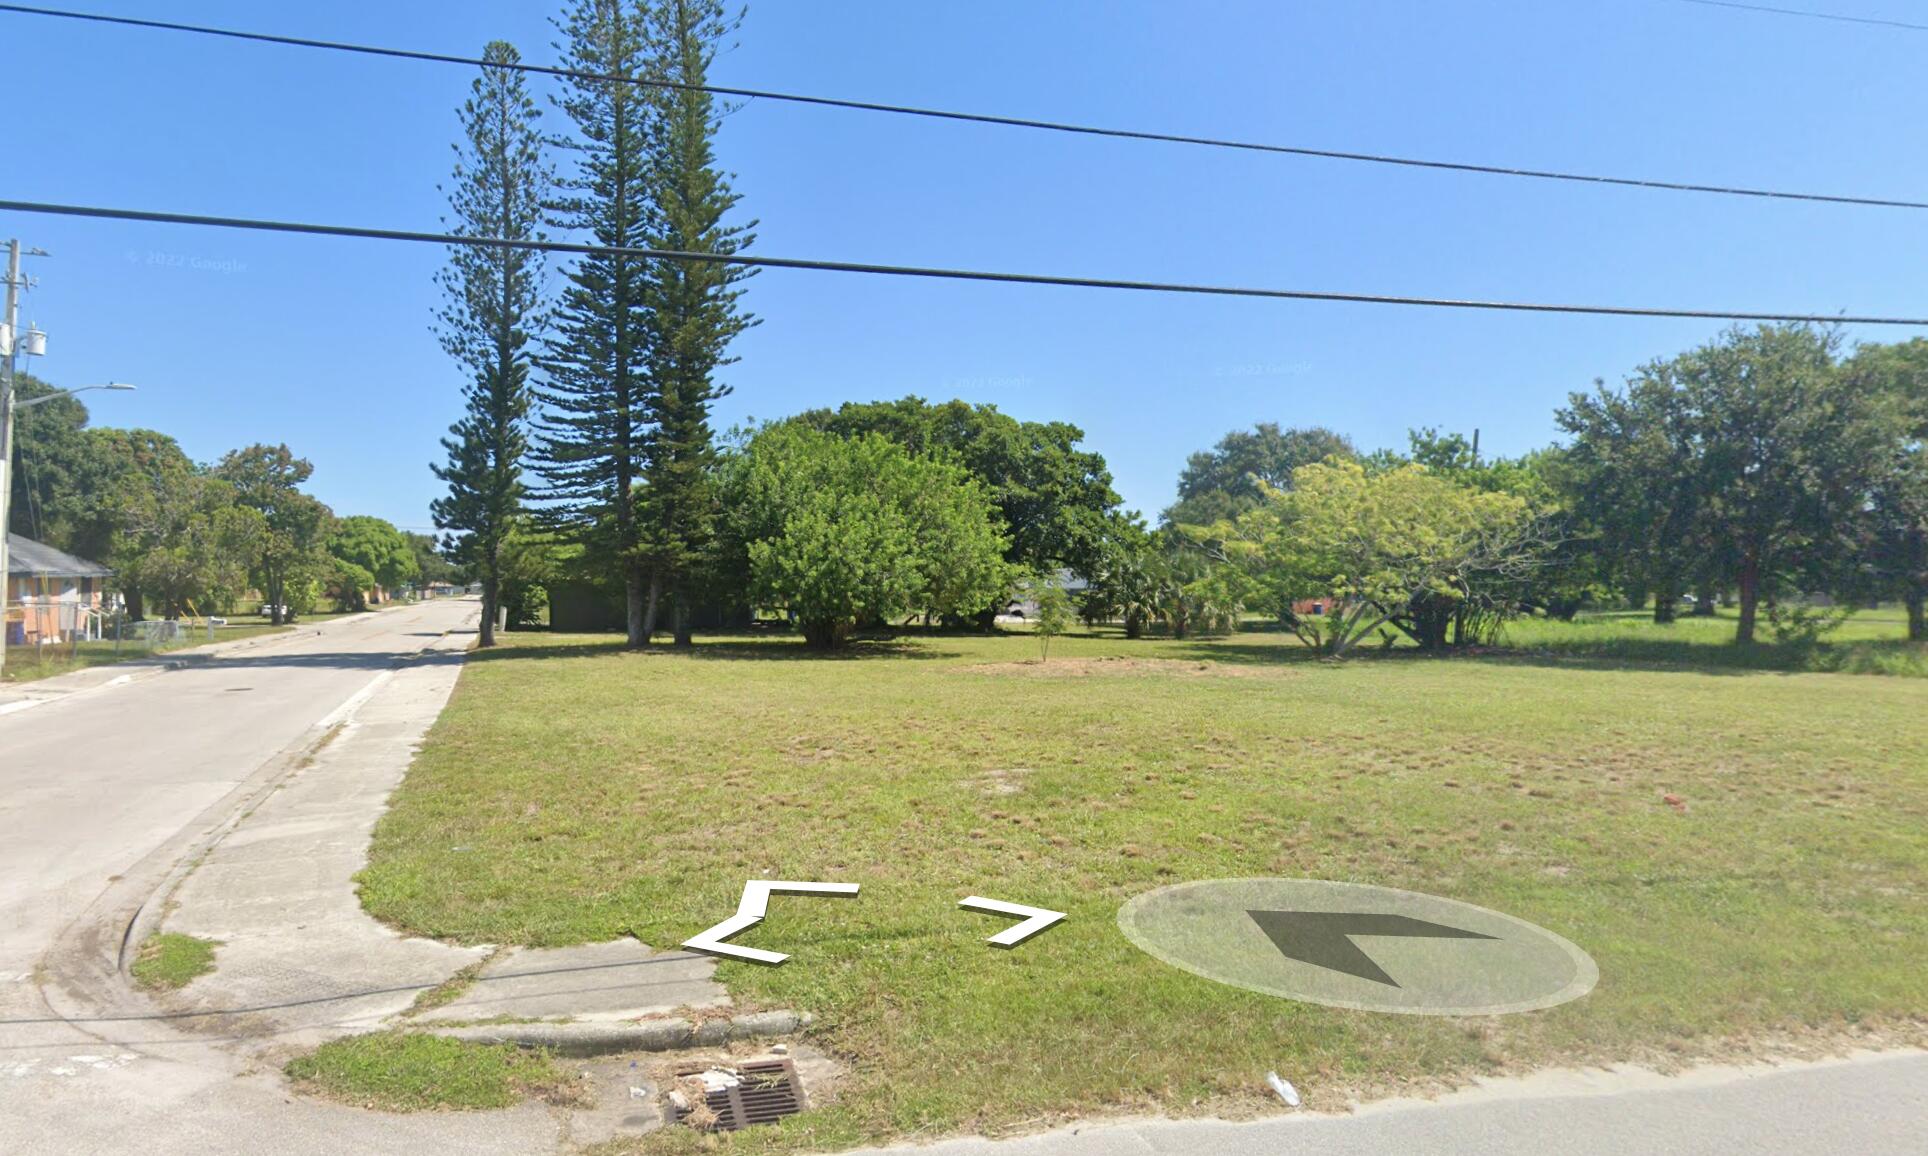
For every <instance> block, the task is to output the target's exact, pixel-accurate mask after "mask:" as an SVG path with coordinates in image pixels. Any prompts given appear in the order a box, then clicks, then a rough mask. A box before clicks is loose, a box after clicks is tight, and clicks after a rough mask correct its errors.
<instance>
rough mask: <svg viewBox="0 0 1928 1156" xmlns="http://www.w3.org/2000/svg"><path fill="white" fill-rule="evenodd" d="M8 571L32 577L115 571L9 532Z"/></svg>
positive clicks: (89, 575) (94, 575)
mask: <svg viewBox="0 0 1928 1156" xmlns="http://www.w3.org/2000/svg"><path fill="white" fill-rule="evenodd" d="M7 573H8V575H10V576H12V575H18V576H22V577H30V578H106V577H109V576H111V575H112V574H113V573H114V572H113V571H112V570H109V569H108V568H107V567H105V566H103V565H101V564H100V563H99V562H89V561H88V560H87V559H85V558H76V557H74V556H73V555H72V554H69V553H67V552H66V551H64V550H56V549H54V548H53V547H52V546H49V545H47V544H46V543H44V542H36V541H34V540H33V539H32V538H23V537H21V536H20V535H19V534H8V535H7Z"/></svg>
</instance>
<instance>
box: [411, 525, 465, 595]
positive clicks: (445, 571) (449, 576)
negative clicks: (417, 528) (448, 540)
mask: <svg viewBox="0 0 1928 1156" xmlns="http://www.w3.org/2000/svg"><path fill="white" fill-rule="evenodd" d="M402 536H403V537H404V538H407V539H408V549H409V553H411V554H413V555H414V556H415V571H416V574H417V576H418V577H419V578H420V580H421V581H422V583H423V584H424V585H426V584H428V583H430V582H467V581H468V575H467V574H466V573H465V572H464V571H463V568H462V567H460V566H457V565H456V564H455V563H453V562H451V561H449V560H448V556H447V555H446V554H444V553H443V552H442V546H441V543H439V542H437V541H436V540H435V535H433V534H417V533H412V532H404V533H403V535H402Z"/></svg>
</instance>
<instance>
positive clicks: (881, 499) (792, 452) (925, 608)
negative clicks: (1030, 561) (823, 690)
mask: <svg viewBox="0 0 1928 1156" xmlns="http://www.w3.org/2000/svg"><path fill="white" fill-rule="evenodd" d="M730 476H731V479H732V484H731V492H730V494H729V502H728V508H729V510H730V516H731V518H732V520H733V521H734V522H735V523H736V524H735V525H734V526H733V531H734V535H735V537H736V538H737V539H738V540H740V541H742V542H744V543H746V545H747V553H748V563H749V573H750V581H751V590H752V595H753V597H755V598H756V599H757V600H759V601H760V602H762V603H763V604H765V605H770V606H777V607H781V608H783V609H786V610H788V611H789V612H790V613H791V614H793V615H794V616H795V617H796V619H797V621H798V623H799V625H800V626H801V627H802V629H803V633H804V637H805V638H806V639H807V640H808V641H809V643H810V644H811V645H812V646H815V647H819V648H830V647H835V646H839V645H842V644H843V643H844V642H845V641H846V640H847V639H848V637H849V635H850V632H851V630H852V629H853V628H855V627H856V626H857V625H858V624H860V623H863V622H869V621H877V620H884V619H891V618H897V617H901V616H903V615H906V614H910V613H914V612H921V613H927V614H953V613H959V612H965V611H969V610H972V609H974V608H976V607H978V606H982V605H983V604H984V603H985V602H987V601H989V600H990V599H992V598H994V597H997V596H999V595H1000V594H1002V593H1003V592H1004V591H1005V590H1007V589H1008V588H1009V586H1010V583H1011V579H1012V575H1011V573H1010V567H1009V565H1008V564H1007V563H1006V562H1005V561H1004V556H1003V555H1004V548H1005V541H1004V538H1003V535H1002V534H1001V533H1000V531H999V528H998V523H997V516H996V512H995V509H994V508H993V507H992V505H991V503H990V500H989V497H988V496H987V495H986V494H985V492H984V490H983V487H982V486H981V485H980V484H979V483H978V482H977V480H976V479H974V478H972V477H971V476H970V474H969V473H968V472H967V471H966V470H965V469H964V468H963V467H962V466H959V465H957V464H956V463H954V462H951V461H947V460H942V459H937V458H932V457H925V456H914V455H912V454H911V453H909V452H907V451H906V450H905V449H904V448H903V447H902V446H900V445H897V444H896V443H894V442H891V441H889V440H888V439H886V438H884V437H882V436H881V435H878V434H864V435H862V436H859V437H854V438H842V437H838V436H836V435H834V434H826V433H822V432H818V431H816V430H810V429H806V428H802V427H800V426H797V425H794V424H782V425H776V426H772V427H770V428H768V429H765V430H764V431H763V432H761V433H759V434H758V435H757V436H756V437H755V438H754V439H753V440H752V441H751V442H750V444H749V446H748V447H747V449H746V450H745V451H744V453H743V456H742V458H741V459H740V460H739V461H737V462H736V463H734V467H733V469H732V470H731V472H730Z"/></svg>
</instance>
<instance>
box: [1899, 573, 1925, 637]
mask: <svg viewBox="0 0 1928 1156" xmlns="http://www.w3.org/2000/svg"><path fill="white" fill-rule="evenodd" d="M1902 602H1903V603H1905V604H1906V605H1907V607H1908V641H1909V642H1928V586H1915V587H1912V588H1910V589H1909V591H1908V593H1907V594H1905V595H1903V596H1902Z"/></svg>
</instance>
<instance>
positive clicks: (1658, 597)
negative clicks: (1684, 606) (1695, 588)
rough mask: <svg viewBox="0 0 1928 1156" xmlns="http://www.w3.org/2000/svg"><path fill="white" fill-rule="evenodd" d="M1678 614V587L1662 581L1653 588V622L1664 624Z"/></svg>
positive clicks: (1658, 624) (1657, 624) (1659, 624)
mask: <svg viewBox="0 0 1928 1156" xmlns="http://www.w3.org/2000/svg"><path fill="white" fill-rule="evenodd" d="M1679 616H1680V587H1679V586H1677V585H1675V584H1674V583H1673V582H1663V583H1661V584H1660V585H1659V586H1657V587H1655V588H1654V624H1655V625H1656V626H1665V625H1666V624H1668V623H1670V622H1672V621H1673V620H1674V619H1675V618H1678V617H1679Z"/></svg>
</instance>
